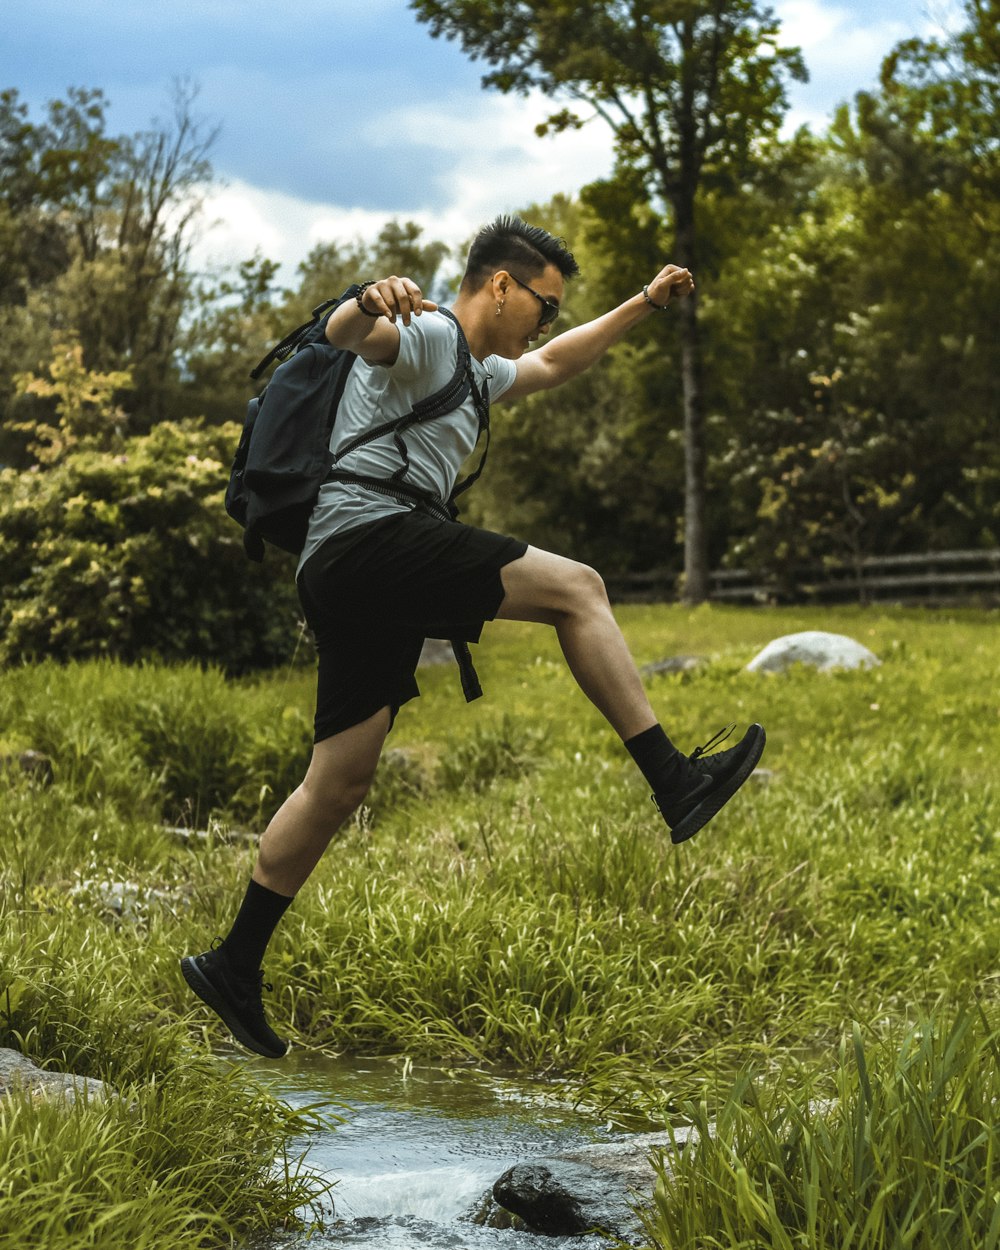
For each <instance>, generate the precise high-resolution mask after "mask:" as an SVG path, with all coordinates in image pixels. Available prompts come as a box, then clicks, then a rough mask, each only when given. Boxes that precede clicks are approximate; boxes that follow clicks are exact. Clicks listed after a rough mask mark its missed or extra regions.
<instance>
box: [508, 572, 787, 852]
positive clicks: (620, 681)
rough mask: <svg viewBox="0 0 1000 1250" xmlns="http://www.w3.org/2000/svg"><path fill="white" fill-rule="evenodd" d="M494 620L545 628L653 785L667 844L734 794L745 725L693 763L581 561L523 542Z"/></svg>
mask: <svg viewBox="0 0 1000 1250" xmlns="http://www.w3.org/2000/svg"><path fill="white" fill-rule="evenodd" d="M500 576H501V580H502V582H503V586H504V592H505V593H504V599H503V602H502V604H501V606H500V610H499V611H498V613H497V617H498V619H506V620H519V621H536V622H539V623H541V624H546V625H552V626H553V627H554V628H555V630H556V635H557V637H558V639H559V645H560V646H561V648H562V652H563V655H564V656H565V657H566V662H567V664H568V665H569V668H570V671H571V672H572V674H573V676H574V677H575V678H576V681H577V684H578V685H579V687H580V689H581V690H582V691H583V692H584V694H586V695H587V697H588V698H589V699H590V701H591V702H592V703H593V704H594V705H595V707H597V709H598V710H599V711H600V712H601V713H602V714H603V715H604V717H605V719H606V720H607V721H608V723H609V724H610V725H611V727H612V728H613V729H614V730H615V731H616V732H617V733H618V735H619V737H620V738H621V739H622V741H623V743H624V744H625V747H626V749H627V750H628V751H629V753H630V754H631V756H632V758H633V759H634V760H635V762H636V764H637V765H638V767H639V768H640V770H641V771H642V774H643V776H644V777H645V778H646V780H647V781H648V782H649V784H650V786H651V787H652V790H653V798H654V801H655V802H656V805H657V807H658V808H659V810H660V812H661V813H662V815H663V817H664V819H665V820H666V822H667V825H668V826H669V827H670V831H671V837H672V839H673V841H675V842H684V841H686V840H687V839H688V838H690V837H693V836H694V834H696V833H697V832H698V830H699V829H701V828H702V827H703V826H704V825H705V824H706V823H707V822H708V821H709V820H711V818H712V817H713V816H714V815H715V814H716V812H718V811H719V810H720V809H721V808H722V806H723V805H724V804H725V803H726V802H728V800H729V799H730V798H731V797H732V796H733V795H734V794H735V793H736V791H737V790H738V789H739V788H740V786H741V785H742V784H743V783H744V781H746V780H747V778H748V777H749V776H750V774H751V773H752V772H753V770H754V768H755V767H756V765H757V761H758V760H759V759H760V756H761V753H762V752H763V750H764V737H765V736H764V730H763V728H762V727H761V726H760V725H754V726H751V728H750V730H749V731H748V732H747V734H746V735H745V736H744V737H743V739H742V740H741V741H740V742H739V743H738V744H737V745H736V746H735V747H732V748H730V749H729V750H728V751H725V752H720V753H719V754H718V755H717V756H709V757H707V759H709V760H712V761H713V763H712V764H711V765H708V766H706V764H705V763H704V761H702V762H700V763H699V762H698V756H699V755H700V750H699V751H695V752H694V753H693V754H692V756H690V757H689V756H685V755H683V754H682V753H681V752H680V751H679V750H677V748H676V747H675V746H674V745H673V743H672V742H671V741H670V739H669V738H668V737H667V735H666V733H665V732H664V731H663V729H662V727H661V726H660V725H659V723H658V722H657V719H656V714H655V713H654V711H653V709H652V707H651V706H650V703H649V699H648V698H647V697H646V691H645V689H644V687H643V684H642V679H641V677H640V676H639V673H638V670H637V669H636V666H635V662H634V660H633V659H632V655H631V653H630V651H629V649H628V644H627V643H626V642H625V639H624V637H623V636H622V632H621V630H620V629H619V627H618V623H617V621H616V620H615V618H614V613H613V612H612V611H611V605H610V603H609V601H608V596H607V593H606V591H605V589H604V583H603V581H602V580H601V578H600V576H599V575H598V574H597V573H596V572H595V571H594V570H593V569H591V568H588V567H587V565H584V564H580V563H578V562H577V561H575V560H567V559H565V558H564V557H563V556H557V555H553V554H552V553H550V552H547V551H540V550H538V549H537V548H535V547H529V548H528V550H527V552H526V553H525V554H524V555H523V556H522V557H521V558H520V559H518V560H513V561H511V563H509V564H506V565H504V567H503V569H502V570H501V573H500Z"/></svg>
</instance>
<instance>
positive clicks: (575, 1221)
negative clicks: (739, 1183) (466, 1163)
mask: <svg viewBox="0 0 1000 1250" xmlns="http://www.w3.org/2000/svg"><path fill="white" fill-rule="evenodd" d="M675 1140H676V1141H677V1144H678V1145H681V1144H683V1142H684V1141H685V1140H686V1137H685V1134H684V1132H683V1131H681V1132H679V1133H678V1134H676V1135H675ZM672 1149H673V1146H672V1142H671V1136H670V1134H669V1133H641V1134H637V1135H635V1136H633V1137H630V1138H629V1139H628V1140H627V1141H618V1142H608V1143H602V1144H600V1145H596V1146H584V1147H583V1148H582V1149H580V1150H567V1151H564V1152H562V1153H560V1154H557V1155H547V1156H546V1157H545V1158H543V1159H534V1160H530V1161H528V1162H525V1163H518V1164H516V1165H515V1166H514V1167H512V1168H510V1169H509V1170H508V1171H506V1172H505V1173H504V1174H503V1176H501V1177H500V1179H499V1180H498V1181H497V1182H496V1184H495V1185H494V1186H493V1198H494V1199H495V1201H496V1202H497V1203H498V1204H499V1206H501V1207H502V1208H504V1210H506V1211H510V1212H512V1213H513V1214H514V1215H517V1216H519V1217H520V1218H521V1219H522V1220H523V1221H524V1223H525V1225H526V1226H527V1227H528V1228H530V1229H531V1230H532V1231H534V1232H538V1233H547V1234H548V1235H550V1236H563V1237H565V1236H572V1235H574V1234H577V1233H586V1232H589V1231H592V1230H599V1231H601V1232H604V1233H607V1234H610V1235H611V1236H614V1237H618V1238H620V1239H621V1240H622V1241H625V1242H630V1241H637V1240H639V1239H641V1237H642V1224H641V1221H640V1219H639V1216H638V1215H637V1214H636V1208H637V1207H644V1206H649V1205H650V1204H651V1202H652V1193H653V1184H654V1182H655V1179H656V1177H655V1173H654V1171H653V1168H652V1165H651V1163H650V1154H651V1153H656V1152H659V1151H663V1152H669V1151H671V1150H672ZM490 1222H491V1223H492V1222H493V1221H492V1220H491V1221H490Z"/></svg>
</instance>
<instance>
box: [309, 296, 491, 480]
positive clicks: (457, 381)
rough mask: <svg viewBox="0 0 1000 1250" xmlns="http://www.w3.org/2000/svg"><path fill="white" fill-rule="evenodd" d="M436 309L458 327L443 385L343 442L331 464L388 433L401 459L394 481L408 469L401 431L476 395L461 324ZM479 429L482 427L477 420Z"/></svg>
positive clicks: (452, 408)
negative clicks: (403, 411)
mask: <svg viewBox="0 0 1000 1250" xmlns="http://www.w3.org/2000/svg"><path fill="white" fill-rule="evenodd" d="M438 311H439V312H443V313H444V314H445V316H446V317H448V318H449V319H450V320H451V321H452V322H453V323H454V325H455V328H456V329H457V330H458V346H457V352H456V361H455V369H454V372H453V373H452V375H451V377H450V378H449V379H448V381H447V382H446V383H445V384H444V386H442V387H440V388H439V389H438V390H436V391H435V392H434V393H433V394H432V395H428V396H427V398H426V399H421V400H418V401H417V403H415V404H414V405H413V408H412V409H411V410H410V411H409V412H408V413H406V415H405V416H402V417H393V418H392V420H391V421H383V422H381V424H379V425H373V426H372V428H371V429H370V430H365V432H364V433H363V434H359V435H358V436H357V437H356V438H352V439H351V440H350V442H348V443H346V444H345V445H344V446H343V447H342V448H341V449H340V451H339V452H337V454H336V456H331V464H332V465H336V464H338V463H339V462H340V461H341V460H343V459H344V457H345V456H349V455H350V454H351V453H352V452H354V451H357V450H358V448H359V447H365V446H367V444H368V443H373V442H375V440H376V439H379V438H383V437H384V436H385V435H387V434H392V435H393V437H394V439H395V442H396V448H397V450H398V451H399V453H400V457H401V458H402V461H403V464H402V467H401V468H400V469H397V471H396V472H395V473H394V474H393V477H394V478H396V479H397V480H398V479H399V478H401V477H404V476H405V474H406V472H407V470H408V469H409V457H408V455H407V451H406V444H405V443H404V442H403V439H402V431H403V430H405V429H406V428H407V427H408V426H411V425H415V424H417V423H418V422H424V421H433V420H434V419H435V418H436V417H443V416H446V415H447V414H448V413H449V412H454V410H455V409H456V408H458V407H459V405H461V404H462V403H464V401H465V399H466V397H467V396H468V394H469V392H470V390H471V391H472V392H473V394H477V388H476V383H475V379H474V378H473V376H472V360H471V356H470V354H469V345H468V343H467V342H466V340H465V334H464V333H463V331H462V327H461V326H460V325H459V324H458V321H457V319H456V318H455V316H454V314H453V313H451V312H449V310H448V309H447V308H441V309H439V310H438ZM477 411H478V404H477ZM480 428H482V422H481V421H480Z"/></svg>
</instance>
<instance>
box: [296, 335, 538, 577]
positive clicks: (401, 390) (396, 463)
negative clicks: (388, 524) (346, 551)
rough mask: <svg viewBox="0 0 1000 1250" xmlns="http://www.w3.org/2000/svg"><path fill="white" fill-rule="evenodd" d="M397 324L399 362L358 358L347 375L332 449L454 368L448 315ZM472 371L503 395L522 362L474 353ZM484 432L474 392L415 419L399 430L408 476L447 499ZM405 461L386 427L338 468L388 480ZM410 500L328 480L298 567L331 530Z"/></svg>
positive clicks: (388, 416) (404, 508) (434, 386)
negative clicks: (441, 411)
mask: <svg viewBox="0 0 1000 1250" xmlns="http://www.w3.org/2000/svg"><path fill="white" fill-rule="evenodd" d="M397 324H398V325H399V355H398V356H397V358H396V362H395V364H393V365H391V366H389V367H386V366H383V365H369V364H366V363H365V362H364V361H363V360H362V359H360V357H359V358H358V360H356V361H355V363H354V366H353V368H352V369H351V372H350V373H349V374H348V377H347V384H346V386H345V387H344V394H343V396H342V397H341V400H340V405H339V407H338V409H337V419H336V421H335V422H334V427H333V435H332V437H331V439H330V450H331V451H332V452H333V453H334V454H336V453H337V451H338V449H339V448H341V447H345V446H346V445H347V444H348V443H349V442H350V441H351V440H352V439H354V438H357V437H358V435H360V434H363V433H364V432H365V431H366V430H369V429H371V428H372V427H373V426H376V425H380V424H381V423H382V422H383V421H391V420H392V419H393V418H395V417H405V416H407V415H408V414H409V413H410V412H412V410H413V406H414V404H416V403H417V402H419V401H420V400H422V399H427V398H428V397H429V396H430V395H433V394H434V393H435V391H438V390H440V388H441V387H442V386H445V385H446V384H447V383H448V382H449V381H450V380H451V378H452V376H453V374H454V372H455V363H456V361H457V358H458V356H457V353H458V330H457V328H456V326H455V324H454V322H452V321H451V319H450V318H448V317H445V316H443V315H442V314H440V313H433V312H425V313H422V314H421V315H420V316H419V317H414V318H413V319H412V320H411V321H410V324H409V325H408V326H404V325H403V324H402V322H398V323H397ZM472 371H473V375H474V377H475V379H476V385H477V386H479V387H482V385H483V383H484V382H486V381H488V383H489V394H490V398H491V399H498V398H499V397H500V396H501V395H502V394H503V393H504V392H505V391H507V390H509V389H510V387H511V386H512V385H513V383H514V378H515V376H516V374H517V366H516V365H515V364H514V362H513V361H512V360H506V359H504V358H503V357H502V356H487V358H486V360H485V361H482V362H480V361H478V360H476V359H475V357H473V358H472ZM478 433H479V419H478V417H477V416H476V409H475V404H474V402H473V398H472V395H471V394H470V395H469V396H468V397H467V398H466V400H465V401H464V402H463V403H462V404H461V406H460V407H458V408H456V409H455V410H454V411H453V412H449V413H448V414H447V415H446V416H443V417H435V418H434V419H432V420H430V421H425V422H421V423H417V424H415V425H411V426H410V427H409V428H408V429H407V430H406V431H405V432H404V433H403V434H402V436H401V437H402V438H403V440H404V441H405V443H406V448H407V453H408V455H409V461H410V467H409V471H408V472H407V474H406V476H405V478H404V479H403V480H404V482H405V483H407V484H408V485H410V486H416V487H418V488H419V489H420V490H423V491H431V492H433V493H434V494H435V495H437V496H438V497H439V498H440V499H447V498H448V496H449V495H450V494H451V491H452V487H453V486H454V485H455V480H456V478H457V477H458V474H459V470H460V469H461V467H462V465H463V464H464V463H465V461H466V459H467V458H468V456H469V454H470V453H471V451H472V449H473V448H474V447H475V445H476V437H477V435H478ZM400 464H401V459H400V454H399V450H398V448H397V447H396V444H395V442H394V441H393V436H392V434H385V435H383V436H382V437H381V438H378V439H375V440H374V441H373V442H371V443H368V444H367V445H366V446H364V447H359V448H358V449H357V450H356V451H353V452H352V453H351V454H350V455H349V456H346V457H345V458H344V459H343V460H341V461H340V462H339V463H338V465H337V468H338V469H345V470H347V471H348V472H350V473H358V474H362V475H364V476H365V477H375V478H380V479H382V480H385V479H387V478H389V477H391V476H392V474H393V473H395V472H396V471H397V470H398V469H399V467H400ZM411 507H412V505H411V504H408V503H402V502H401V501H400V500H398V499H393V498H392V497H391V496H387V495H381V494H378V493H377V492H375V491H372V490H367V489H366V488H365V487H363V486H357V485H355V484H353V483H350V482H327V483H326V484H325V485H324V486H323V487H321V489H320V492H319V498H318V499H317V501H316V506H315V508H314V509H313V512H312V516H311V517H310V520H309V530H308V533H307V535H306V542H305V546H304V547H303V549H302V556H301V558H300V560H299V568H300V569H301V568H302V566H303V564H305V562H306V560H308V559H309V557H310V556H311V555H312V554H313V552H315V551H316V550H317V548H318V547H319V546H320V545H321V543H323V542H325V541H326V539H327V538H330V537H331V536H332V535H333V534H339V533H341V532H343V531H344V530H348V529H353V528H354V526H356V525H364V524H367V523H368V522H369V521H377V520H379V519H380V518H382V517H386V516H392V515H393V514H395V513H397V512H408V511H409V510H410V508H411Z"/></svg>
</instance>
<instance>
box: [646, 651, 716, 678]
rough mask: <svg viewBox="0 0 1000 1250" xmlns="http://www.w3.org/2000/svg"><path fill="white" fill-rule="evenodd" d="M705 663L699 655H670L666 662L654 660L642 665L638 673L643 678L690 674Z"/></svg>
mask: <svg viewBox="0 0 1000 1250" xmlns="http://www.w3.org/2000/svg"><path fill="white" fill-rule="evenodd" d="M704 663H705V657H704V656H701V655H672V656H670V657H669V658H668V659H666V660H654V661H653V663H652V664H644V665H643V666H642V668H641V669H639V672H640V673H641V674H642V675H643V677H655V676H657V675H658V674H659V673H691V672H693V671H694V670H695V669H696V668H700V667H701V666H702V664H704Z"/></svg>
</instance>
